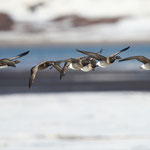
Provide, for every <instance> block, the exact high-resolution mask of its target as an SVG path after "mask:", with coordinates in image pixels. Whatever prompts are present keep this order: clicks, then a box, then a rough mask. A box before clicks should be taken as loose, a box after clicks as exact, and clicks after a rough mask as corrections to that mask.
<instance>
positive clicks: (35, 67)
mask: <svg viewBox="0 0 150 150" xmlns="http://www.w3.org/2000/svg"><path fill="white" fill-rule="evenodd" d="M46 62H47V61H43V62H41V63H40V64H38V65H36V66H34V67H32V68H31V75H30V78H29V88H30V87H31V86H32V83H33V81H34V79H35V77H36V74H37V72H38V70H39V69H40V70H42V69H45V68H46V66H45V64H46Z"/></svg>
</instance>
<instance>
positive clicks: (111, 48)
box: [0, 44, 150, 69]
mask: <svg viewBox="0 0 150 150" xmlns="http://www.w3.org/2000/svg"><path fill="white" fill-rule="evenodd" d="M127 46H129V45H128V44H118V45H96V44H95V45H94V44H93V45H53V46H13V47H0V58H10V57H13V56H16V55H18V54H20V53H22V52H24V51H26V50H29V51H30V53H29V54H28V55H27V56H25V57H23V58H20V61H21V63H20V64H18V65H17V69H21V68H23V69H27V68H31V67H32V66H34V65H36V64H38V63H40V62H41V61H44V60H61V59H66V58H76V57H80V56H83V55H82V54H80V53H79V52H77V51H76V48H77V49H81V50H87V51H93V52H97V51H99V50H100V49H101V48H102V49H103V55H104V56H109V55H111V54H113V53H115V52H117V51H119V50H121V49H123V48H125V47H127ZM135 55H143V56H146V57H148V58H150V44H133V45H132V44H131V48H130V49H129V50H128V51H126V52H124V53H122V54H120V56H121V57H122V58H125V57H129V56H135ZM137 63H139V62H137V61H132V63H129V62H123V63H122V64H126V65H131V66H132V65H133V64H134V65H136V64H137ZM139 65H140V64H139ZM115 66H117V68H120V67H121V65H120V63H116V65H115ZM112 68H114V66H113V67H112ZM8 69H9V68H8Z"/></svg>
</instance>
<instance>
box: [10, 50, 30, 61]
mask: <svg viewBox="0 0 150 150" xmlns="http://www.w3.org/2000/svg"><path fill="white" fill-rule="evenodd" d="M28 53H29V51H26V52H24V53H21V54H19V55H17V56H15V57H12V58H9V60H14V59H17V58H20V57H23V56H25V55H27V54H28Z"/></svg>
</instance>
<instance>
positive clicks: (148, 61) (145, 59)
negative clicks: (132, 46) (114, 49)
mask: <svg viewBox="0 0 150 150" xmlns="http://www.w3.org/2000/svg"><path fill="white" fill-rule="evenodd" d="M133 59H136V60H138V61H140V62H142V63H144V64H146V63H150V59H148V58H146V57H144V56H132V57H128V58H124V59H121V60H119V62H121V61H127V60H133Z"/></svg>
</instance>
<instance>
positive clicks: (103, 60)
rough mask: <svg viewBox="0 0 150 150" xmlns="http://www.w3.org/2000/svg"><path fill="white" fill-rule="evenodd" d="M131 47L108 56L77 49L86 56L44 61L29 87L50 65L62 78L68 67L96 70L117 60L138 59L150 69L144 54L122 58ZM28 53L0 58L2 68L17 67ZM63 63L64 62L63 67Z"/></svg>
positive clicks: (37, 68)
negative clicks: (123, 53)
mask: <svg viewBox="0 0 150 150" xmlns="http://www.w3.org/2000/svg"><path fill="white" fill-rule="evenodd" d="M129 48H130V46H128V47H126V48H124V49H122V50H120V51H119V52H117V53H115V54H113V55H111V56H108V57H106V56H103V55H102V50H101V51H99V52H97V53H94V52H89V51H82V50H79V49H77V51H78V52H80V53H82V54H84V55H85V56H82V57H78V58H69V59H65V60H59V61H43V62H41V63H40V64H38V65H36V66H34V67H32V68H31V75H30V78H29V88H30V87H31V86H32V83H33V81H34V79H35V77H36V74H37V72H38V70H45V69H46V68H48V67H50V69H52V68H55V69H56V70H57V71H58V72H59V73H60V79H62V77H64V76H65V73H66V71H67V69H68V68H70V69H73V70H81V71H84V72H88V71H91V70H93V71H94V69H95V68H96V67H102V68H106V67H108V66H109V65H111V64H113V63H114V62H115V61H116V60H119V62H122V61H127V60H133V59H136V60H138V61H140V62H142V63H143V64H142V66H140V68H141V69H145V70H150V59H148V58H146V57H144V56H132V57H127V58H124V59H121V57H120V56H118V55H119V54H120V53H122V52H124V51H127V50H128V49H129ZM28 53H29V51H26V52H24V53H21V54H19V55H17V56H16V57H12V58H4V59H0V68H7V67H16V64H18V63H20V61H18V60H17V59H18V58H20V57H23V56H25V55H27V54H28ZM61 64H63V67H62V65H61Z"/></svg>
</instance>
